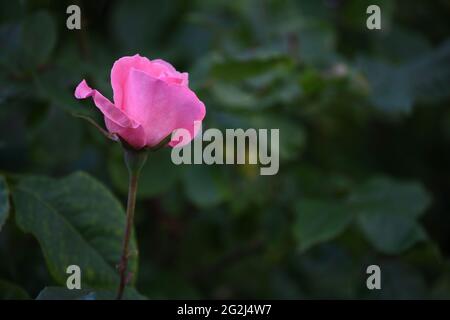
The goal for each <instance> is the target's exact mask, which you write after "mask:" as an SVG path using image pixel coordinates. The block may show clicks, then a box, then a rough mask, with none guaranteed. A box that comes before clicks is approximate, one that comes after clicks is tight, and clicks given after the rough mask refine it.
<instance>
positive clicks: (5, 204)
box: [0, 176, 9, 231]
mask: <svg viewBox="0 0 450 320" xmlns="http://www.w3.org/2000/svg"><path fill="white" fill-rule="evenodd" d="M8 214H9V191H8V185H7V184H6V180H5V178H4V177H2V176H0V231H2V227H3V225H4V224H5V221H6V219H7V218H8Z"/></svg>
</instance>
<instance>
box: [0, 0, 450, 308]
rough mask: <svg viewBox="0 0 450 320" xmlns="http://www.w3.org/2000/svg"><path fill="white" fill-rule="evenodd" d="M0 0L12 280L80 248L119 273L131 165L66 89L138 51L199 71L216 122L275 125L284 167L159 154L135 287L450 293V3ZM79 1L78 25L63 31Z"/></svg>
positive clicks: (88, 267)
mask: <svg viewBox="0 0 450 320" xmlns="http://www.w3.org/2000/svg"><path fill="white" fill-rule="evenodd" d="M0 3H1V5H0V46H1V50H0V297H2V298H36V296H37V295H38V294H39V292H41V290H42V289H43V288H44V287H64V286H65V279H66V276H67V275H66V273H65V266H67V265H68V264H80V265H81V266H82V270H83V273H82V284H83V288H86V287H89V288H92V290H114V288H115V284H116V281H117V279H115V273H114V261H118V257H119V251H120V250H119V249H120V238H121V233H122V228H123V219H122V218H123V206H124V204H125V199H126V191H127V176H126V171H125V166H124V164H123V159H122V154H121V149H120V147H119V145H117V144H115V143H112V142H111V141H109V140H107V139H105V138H104V137H103V136H102V135H100V134H99V133H98V132H97V131H96V129H95V128H94V127H93V126H91V125H90V124H88V123H87V122H85V121H83V120H81V119H79V118H76V117H73V116H72V114H73V113H78V114H84V115H88V116H90V117H93V118H95V119H96V121H97V122H98V123H101V124H103V122H102V117H101V115H100V112H98V111H97V109H96V108H95V107H94V105H93V103H91V102H90V101H86V102H80V101H77V100H76V99H74V97H73V91H74V88H75V86H76V85H77V84H78V82H79V81H80V80H81V79H83V78H86V79H87V80H88V83H90V85H91V86H92V87H94V88H98V89H99V90H100V91H101V92H102V93H103V94H104V95H105V96H106V97H108V98H110V99H112V91H111V87H110V78H109V73H110V69H111V66H112V64H113V62H114V61H115V60H116V59H118V58H119V57H121V56H124V55H134V54H136V53H139V54H140V55H142V56H146V57H148V58H150V59H155V58H162V59H165V60H167V61H170V62H171V63H172V64H173V65H174V66H175V67H176V68H177V69H178V70H180V71H187V72H189V77H190V87H191V88H192V89H193V90H194V91H195V92H196V93H197V95H198V96H199V98H200V99H201V100H202V101H203V102H204V103H205V105H206V107H207V115H206V119H205V121H204V125H203V128H204V129H207V128H212V127H215V128H220V129H221V130H224V129H225V128H269V129H270V128H279V129H280V171H279V173H278V174H277V175H275V176H260V175H259V168H258V166H255V165H234V166H233V165H212V166H207V165H195V166H194V165H192V166H189V165H182V166H175V165H173V164H172V163H171V161H170V149H166V150H163V151H160V152H157V153H152V154H151V155H150V158H149V161H148V163H147V164H146V166H145V169H144V172H143V175H142V179H141V183H140V189H139V198H138V203H137V212H136V221H135V226H136V240H137V246H138V248H139V259H137V258H136V257H134V258H133V262H132V265H133V267H132V268H133V270H134V273H135V277H134V280H135V287H136V291H137V292H139V294H141V295H142V296H145V297H147V298H152V299H155V298H224V299H227V298H276V299H284V298H302V299H303V298H356V299H360V298H385V299H401V298H450V265H449V260H448V258H449V255H450V215H449V210H450V108H449V102H450V99H449V97H450V87H449V80H450V41H449V39H450V38H449V35H450V24H449V16H450V15H449V14H450V1H445V0H436V1H406V0H403V1H400V0H399V1H375V0H370V1H365V0H326V1H325V0H324V1H322V0H320V1H319V0H317V1H313V0H310V1H306V0H305V1H274V0H273V1H256V0H254V1H237V0H236V1H230V0H219V1H206V0H195V1H69V2H66V1H37V0H35V1H6V0H2V1H0ZM73 3H74V4H78V5H79V6H80V7H81V21H82V29H81V30H68V29H67V28H66V19H67V17H68V15H67V14H66V8H67V6H68V5H70V4H73ZM370 4H378V5H379V6H380V7H381V16H382V30H372V31H371V30H368V29H367V28H366V19H367V17H368V15H367V14H366V8H367V6H368V5H370ZM79 171H84V172H85V173H87V174H83V173H80V172H79ZM74 172H78V173H74ZM102 185H104V186H105V187H106V188H104V187H103V186H102ZM108 190H109V191H108ZM119 203H120V204H121V207H120V205H119ZM372 264H376V265H379V266H380V267H381V272H382V289H381V290H372V291H371V290H368V289H367V288H366V278H367V274H366V268H367V266H369V265H372ZM52 290H55V291H52ZM63 291H64V290H63V289H61V291H57V289H55V288H53V289H51V288H50V289H47V291H46V293H47V294H50V295H51V294H55V295H58V294H61V296H59V297H65V296H64V292H63ZM55 292H56V293H55ZM58 292H59V293H58ZM99 296H100V295H99Z"/></svg>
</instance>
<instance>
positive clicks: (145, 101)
mask: <svg viewBox="0 0 450 320" xmlns="http://www.w3.org/2000/svg"><path fill="white" fill-rule="evenodd" d="M128 77H129V78H128V81H127V83H126V88H127V91H126V96H125V97H124V98H123V103H124V106H125V109H126V110H127V114H128V115H129V116H130V117H132V118H134V119H136V121H138V122H139V123H141V124H142V126H143V127H144V128H145V134H146V137H147V145H149V146H154V145H157V144H158V143H159V142H160V141H161V140H162V139H164V138H165V137H167V136H168V135H169V134H171V133H172V132H173V131H174V130H176V129H179V128H184V129H187V130H189V132H190V133H191V137H192V138H193V137H194V133H195V130H194V121H202V120H203V118H204V117H205V105H204V104H203V103H202V102H201V101H200V100H199V99H198V98H197V96H196V95H195V93H194V92H192V91H191V90H190V89H189V88H187V87H184V86H180V85H176V84H170V83H166V82H165V81H163V80H161V79H157V78H155V77H152V76H149V75H148V74H147V73H145V72H143V71H140V70H137V69H135V68H132V69H131V71H130V73H129V76H128ZM187 142H188V141H183V144H185V143H187ZM176 143H177V141H174V142H173V143H171V145H172V146H173V145H175V144H176Z"/></svg>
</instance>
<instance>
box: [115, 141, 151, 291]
mask: <svg viewBox="0 0 450 320" xmlns="http://www.w3.org/2000/svg"><path fill="white" fill-rule="evenodd" d="M146 160H147V151H135V150H130V149H125V163H126V165H127V168H128V173H129V184H128V203H127V215H126V226H125V234H124V237H123V245H122V256H121V258H120V262H119V265H118V269H119V276H120V283H119V288H118V290H117V297H116V299H117V300H121V299H122V297H123V293H124V290H125V286H126V285H127V282H128V280H129V277H128V275H127V267H128V259H129V257H130V252H129V246H130V238H131V232H132V228H133V218H134V208H135V205H136V193H137V187H138V180H139V173H140V170H141V168H142V166H143V165H144V163H145V161H146Z"/></svg>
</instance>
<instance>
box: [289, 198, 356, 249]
mask: <svg viewBox="0 0 450 320" xmlns="http://www.w3.org/2000/svg"><path fill="white" fill-rule="evenodd" d="M352 217H353V215H352V213H351V211H350V210H349V209H348V208H347V207H346V206H345V205H344V204H341V203H339V202H331V201H325V200H315V199H303V200H300V202H299V203H298V204H297V206H296V220H295V224H294V235H295V237H296V238H297V240H298V242H299V247H300V250H306V249H308V248H310V247H312V246H313V245H316V244H318V243H321V242H325V241H328V240H331V239H333V238H335V237H337V236H338V235H339V234H341V233H342V232H343V231H344V230H345V229H346V228H347V226H348V225H349V224H350V222H351V221H352Z"/></svg>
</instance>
